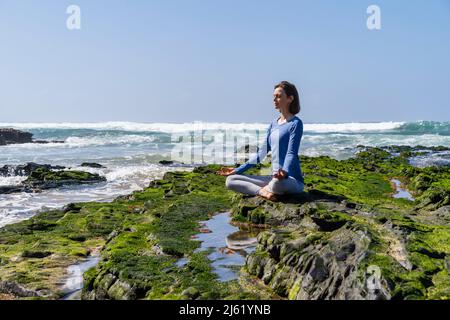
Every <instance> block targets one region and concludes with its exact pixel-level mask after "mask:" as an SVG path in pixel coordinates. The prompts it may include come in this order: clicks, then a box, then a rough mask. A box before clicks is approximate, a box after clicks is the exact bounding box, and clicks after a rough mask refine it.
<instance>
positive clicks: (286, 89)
mask: <svg viewBox="0 0 450 320" xmlns="http://www.w3.org/2000/svg"><path fill="white" fill-rule="evenodd" d="M273 97H274V98H273V102H274V105H275V109H277V110H278V111H279V112H280V113H281V116H280V117H279V118H277V119H276V120H274V121H272V123H271V124H270V125H269V128H268V129H267V135H266V138H265V140H264V143H263V145H262V147H261V148H260V149H259V150H258V152H257V153H256V154H254V155H253V156H252V157H251V158H250V159H249V160H248V161H247V162H246V163H244V164H243V165H241V166H240V167H239V168H236V169H234V168H226V167H224V168H221V169H220V171H219V172H218V174H220V175H222V176H227V180H226V186H227V188H228V189H230V190H233V191H236V192H240V193H244V194H248V195H259V196H261V197H264V198H266V199H268V200H272V201H276V200H277V196H276V195H282V194H293V193H301V192H302V191H303V188H304V180H303V176H302V171H301V169H300V161H299V159H298V151H299V148H300V141H301V139H302V135H303V123H302V120H300V119H299V118H298V117H297V116H295V115H296V114H297V113H299V112H300V99H299V95H298V92H297V89H296V88H295V86H294V85H293V84H291V83H289V82H287V81H282V82H281V83H279V84H277V85H276V86H275V91H274V94H273ZM269 151H272V175H271V176H252V175H243V174H242V173H244V172H245V171H246V170H248V169H250V168H251V167H253V166H255V165H256V164H257V163H260V162H261V161H262V160H264V158H265V157H266V155H267V153H268V152H269Z"/></svg>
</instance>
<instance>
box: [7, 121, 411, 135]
mask: <svg viewBox="0 0 450 320" xmlns="http://www.w3.org/2000/svg"><path fill="white" fill-rule="evenodd" d="M403 124H405V122H373V123H358V122H354V123H305V124H304V125H305V127H304V129H305V131H309V132H317V133H327V132H371V131H386V130H393V129H397V128H399V127H400V126H402V125H403ZM267 126H268V123H221V122H201V121H194V122H185V123H139V122H98V123H69V122H62V123H0V127H11V128H16V129H22V130H26V129H92V130H121V131H131V132H165V133H176V132H186V131H199V130H238V131H242V130H244V129H245V130H265V129H267Z"/></svg>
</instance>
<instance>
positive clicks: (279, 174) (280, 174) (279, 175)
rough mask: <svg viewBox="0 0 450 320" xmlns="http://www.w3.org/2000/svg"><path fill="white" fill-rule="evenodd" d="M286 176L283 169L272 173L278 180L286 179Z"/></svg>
mask: <svg viewBox="0 0 450 320" xmlns="http://www.w3.org/2000/svg"><path fill="white" fill-rule="evenodd" d="M287 176H288V174H287V172H286V171H284V170H283V169H278V171H277V172H276V173H274V175H273V177H274V178H275V179H278V180H283V179H286V178H287Z"/></svg>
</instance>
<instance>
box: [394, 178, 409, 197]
mask: <svg viewBox="0 0 450 320" xmlns="http://www.w3.org/2000/svg"><path fill="white" fill-rule="evenodd" d="M391 182H393V183H394V184H395V190H396V191H397V193H396V194H394V195H393V197H394V198H396V199H407V200H409V201H414V198H413V196H412V195H411V194H410V193H409V192H408V191H407V190H406V189H404V188H402V187H401V185H402V184H401V182H400V181H399V180H397V179H391Z"/></svg>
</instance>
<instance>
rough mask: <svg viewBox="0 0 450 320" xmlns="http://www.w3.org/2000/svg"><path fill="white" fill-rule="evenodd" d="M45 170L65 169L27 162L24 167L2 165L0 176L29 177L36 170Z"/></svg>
mask: <svg viewBox="0 0 450 320" xmlns="http://www.w3.org/2000/svg"><path fill="white" fill-rule="evenodd" d="M39 168H41V169H45V170H63V169H65V168H66V167H63V166H52V165H49V164H37V163H34V162H28V163H27V164H25V165H18V166H11V165H4V166H3V167H1V168H0V176H3V177H8V176H29V175H30V174H31V172H33V171H35V170H37V169H39Z"/></svg>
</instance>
